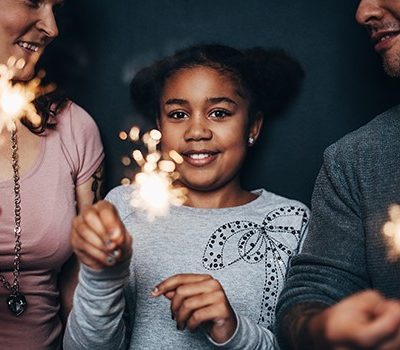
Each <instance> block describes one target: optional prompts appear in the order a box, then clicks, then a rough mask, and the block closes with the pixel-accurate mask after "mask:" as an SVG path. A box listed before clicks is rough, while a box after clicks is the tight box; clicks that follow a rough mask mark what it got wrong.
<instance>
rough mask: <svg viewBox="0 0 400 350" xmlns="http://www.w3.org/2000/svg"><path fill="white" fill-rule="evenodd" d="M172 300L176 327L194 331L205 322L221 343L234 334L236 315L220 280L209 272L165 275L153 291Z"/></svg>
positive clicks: (212, 336) (172, 311)
mask: <svg viewBox="0 0 400 350" xmlns="http://www.w3.org/2000/svg"><path fill="white" fill-rule="evenodd" d="M152 295H153V296H155V297H158V296H160V295H164V296H165V297H167V298H168V299H169V300H171V313H172V319H175V320H176V324H177V328H178V329H179V330H183V329H185V328H186V327H187V328H188V329H189V330H190V331H191V332H194V331H196V330H197V329H198V328H199V326H201V325H203V326H205V329H206V331H207V333H208V334H209V335H210V336H211V338H213V339H214V341H215V342H217V343H224V342H226V341H227V340H229V339H230V338H231V337H232V335H233V334H234V332H235V330H236V326H237V321H236V315H235V313H234V312H233V310H232V307H231V305H230V304H229V301H228V298H227V297H226V295H225V292H224V289H223V288H222V286H221V284H220V283H219V282H218V281H217V280H216V279H214V278H212V276H210V275H203V274H179V275H174V276H172V277H169V278H167V279H166V280H164V281H163V282H161V283H160V284H159V285H157V287H155V288H154V290H153V291H152Z"/></svg>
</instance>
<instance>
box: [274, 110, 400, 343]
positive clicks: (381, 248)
mask: <svg viewBox="0 0 400 350" xmlns="http://www.w3.org/2000/svg"><path fill="white" fill-rule="evenodd" d="M399 157H400V108H399V107H394V108H392V109H390V110H389V111H387V112H385V113H383V114H381V115H380V116H378V117H376V118H375V119H374V120H373V121H371V122H370V123H368V124H367V125H365V126H363V127H362V128H360V129H358V130H356V131H355V132H353V133H350V134H349V135H347V136H345V137H344V138H342V139H341V140H339V141H338V142H336V143H335V144H333V145H331V146H330V147H328V149H327V150H326V151H325V154H324V163H323V166H322V168H321V171H320V173H319V175H318V178H317V181H316V184H315V189H314V194H313V199H312V211H313V213H312V218H311V221H310V230H309V233H308V235H307V238H306V239H305V241H304V246H303V250H302V253H301V254H299V255H298V256H296V257H295V258H294V259H293V260H292V266H291V268H290V271H289V273H288V280H287V283H286V285H285V288H284V290H283V292H282V294H281V297H280V300H279V303H278V307H277V329H279V330H283V329H284V327H285V325H284V324H282V320H283V319H284V318H285V315H286V314H288V312H289V311H290V310H291V309H292V308H294V306H295V305H297V304H302V303H308V302H318V303H321V304H324V305H326V306H329V305H332V304H334V303H336V302H338V301H340V300H341V299H343V298H345V297H347V296H349V295H350V294H353V293H355V292H358V291H360V290H363V289H367V288H374V289H376V290H378V291H380V292H381V293H383V294H384V295H385V296H386V297H390V298H399V297H400V279H399V278H398V277H399V273H400V263H399V261H395V262H389V261H388V247H387V245H386V244H385V241H384V238H383V234H382V228H383V226H384V224H385V222H386V221H387V220H388V219H389V217H388V208H389V206H390V205H391V204H393V203H400V162H399V160H400V158H399ZM280 343H281V345H282V347H284V348H285V347H286V345H287V344H286V339H285V338H284V337H280Z"/></svg>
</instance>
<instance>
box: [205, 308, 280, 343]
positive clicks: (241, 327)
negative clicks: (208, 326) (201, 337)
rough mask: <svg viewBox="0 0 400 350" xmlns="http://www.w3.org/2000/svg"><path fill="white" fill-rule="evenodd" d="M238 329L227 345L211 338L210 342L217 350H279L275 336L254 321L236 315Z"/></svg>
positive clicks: (209, 338)
mask: <svg viewBox="0 0 400 350" xmlns="http://www.w3.org/2000/svg"><path fill="white" fill-rule="evenodd" d="M235 314H236V319H237V327H236V331H235V333H234V334H233V335H232V337H231V338H230V339H228V340H227V341H226V342H225V343H222V344H221V343H216V342H215V341H214V340H213V339H212V338H211V337H210V336H207V338H208V340H209V341H210V342H211V343H212V344H213V345H214V346H215V347H216V348H217V349H224V350H225V349H226V350H278V349H279V347H278V343H277V342H276V340H275V336H274V334H273V333H272V332H271V331H270V330H268V329H267V328H265V327H262V326H260V325H258V324H257V323H256V322H254V321H253V320H250V319H249V318H247V317H245V316H241V315H239V314H237V313H236V311H235Z"/></svg>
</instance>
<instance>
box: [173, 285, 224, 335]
mask: <svg viewBox="0 0 400 350" xmlns="http://www.w3.org/2000/svg"><path fill="white" fill-rule="evenodd" d="M224 298H225V293H224V292H223V291H216V292H213V293H206V294H200V295H196V296H193V297H189V298H186V299H185V300H184V301H183V302H182V304H181V305H180V307H179V309H178V310H176V312H175V313H174V318H175V320H176V324H177V327H178V329H180V330H183V329H185V327H186V323H187V321H188V319H189V318H190V317H191V316H192V314H193V312H195V311H196V310H199V309H201V308H204V307H206V306H211V305H213V304H217V303H219V302H221V300H223V299H224ZM220 316H221V317H222V316H224V315H220Z"/></svg>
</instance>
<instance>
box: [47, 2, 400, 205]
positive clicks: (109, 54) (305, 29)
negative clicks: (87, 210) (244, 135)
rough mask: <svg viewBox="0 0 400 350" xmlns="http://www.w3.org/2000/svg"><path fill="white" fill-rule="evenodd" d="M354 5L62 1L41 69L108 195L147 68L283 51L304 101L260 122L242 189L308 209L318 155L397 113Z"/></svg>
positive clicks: (389, 82)
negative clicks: (197, 46) (206, 53)
mask: <svg viewBox="0 0 400 350" xmlns="http://www.w3.org/2000/svg"><path fill="white" fill-rule="evenodd" d="M357 4H358V1H354V0H342V1H340V0H339V1H338V0H324V1H320V0H319V1H312V0H279V1H278V0H246V1H239V0H203V1H200V0H140V1H134V0H115V1H113V2H111V1H105V0H83V1H82V0H66V3H65V6H64V8H63V9H62V12H61V13H60V15H59V22H60V29H61V36H60V38H59V39H57V41H55V42H54V43H53V44H52V46H51V48H49V52H48V54H47V57H46V60H45V61H44V62H43V64H44V65H45V66H46V69H47V71H48V77H49V79H51V80H54V81H56V82H57V83H58V85H59V86H60V87H63V88H64V89H65V90H66V91H67V93H68V96H69V97H71V98H72V99H73V100H74V101H75V102H77V103H78V104H80V105H81V106H83V107H84V108H85V109H86V110H87V111H88V112H89V113H90V114H91V115H92V116H93V117H94V119H95V120H96V122H97V124H98V125H99V128H100V131H101V134H102V138H103V142H104V145H105V149H106V154H107V162H106V165H107V176H108V181H107V187H108V188H112V187H114V186H116V185H117V184H119V182H120V180H121V178H122V177H123V173H124V171H125V170H124V167H123V166H122V164H121V162H120V159H121V157H122V156H123V155H124V154H126V153H127V152H128V151H129V148H128V145H127V144H124V143H123V142H122V141H120V140H119V138H118V133H119V131H120V130H123V129H124V130H129V128H130V126H132V125H133V124H138V125H140V126H142V127H143V128H147V127H149V126H148V125H146V124H144V123H143V118H141V117H140V116H135V115H134V114H133V112H132V107H131V104H130V101H129V89H128V85H129V81H130V79H131V78H132V76H133V74H134V73H135V72H136V71H137V70H138V69H139V68H141V67H143V66H144V65H147V64H148V63H151V62H152V61H153V60H155V59H157V58H160V57H162V56H164V55H167V54H171V53H173V52H174V51H175V50H176V49H177V48H181V47H185V46H187V45H190V44H193V43H197V42H219V43H223V44H227V45H231V46H234V47H237V48H247V47H253V46H264V47H276V46H279V47H282V48H284V49H286V50H287V51H289V52H290V53H291V54H292V55H293V56H295V57H296V58H297V59H298V60H299V61H300V62H301V63H302V65H303V67H304V70H305V72H306V79H305V81H304V84H303V87H302V90H301V93H300V95H299V97H298V98H297V99H296V101H295V102H294V103H293V104H292V105H291V107H290V108H289V110H287V111H286V112H285V113H284V114H282V115H281V117H280V118H279V119H278V120H276V121H274V122H268V121H267V122H266V124H265V134H264V136H265V137H264V138H263V140H261V142H260V143H259V144H258V147H257V150H256V154H255V156H254V157H253V158H252V160H251V162H250V163H249V164H248V165H247V167H246V169H245V170H244V174H243V175H244V183H245V185H246V187H248V188H250V189H251V188H258V187H265V188H266V189H268V190H270V191H273V192H276V193H279V194H281V195H284V196H287V197H290V198H295V199H299V200H301V201H303V202H304V203H306V204H309V202H310V197H311V192H312V187H313V183H314V180H315V177H316V175H317V173H318V170H319V167H320V165H321V161H322V153H323V150H324V149H325V147H327V146H328V145H329V144H331V143H332V142H334V141H335V140H337V139H338V138H340V137H342V136H343V135H345V134H346V133H348V132H349V131H351V130H354V129H356V128H358V127H359V126H361V125H362V124H365V123H366V122H368V121H369V120H371V119H372V118H373V117H374V116H375V115H377V114H378V113H380V112H383V111H384V110H385V109H387V108H388V107H390V106H392V105H394V104H396V103H398V101H399V97H398V91H400V90H399V87H400V85H399V82H397V81H396V80H394V79H390V78H388V77H386V76H385V74H384V73H383V70H382V69H381V63H380V59H379V57H378V56H377V55H376V54H375V53H374V52H373V49H372V45H371V43H370V42H369V39H368V37H367V35H366V33H365V32H364V30H363V29H362V28H361V27H359V26H358V25H357V24H356V22H355V20H354V14H355V10H356V7H357Z"/></svg>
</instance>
